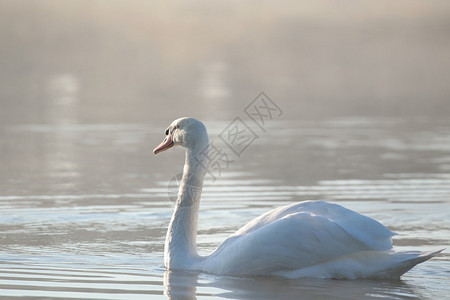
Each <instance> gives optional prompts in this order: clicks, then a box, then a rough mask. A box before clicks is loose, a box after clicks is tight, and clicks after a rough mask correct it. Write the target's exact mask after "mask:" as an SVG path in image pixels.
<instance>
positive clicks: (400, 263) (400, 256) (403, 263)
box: [369, 249, 444, 278]
mask: <svg viewBox="0 0 450 300" xmlns="http://www.w3.org/2000/svg"><path fill="white" fill-rule="evenodd" d="M443 250H444V249H441V250H437V251H428V252H417V251H411V252H409V251H408V252H396V253H393V259H394V262H393V264H392V265H391V266H390V267H388V268H386V269H383V270H380V271H378V272H375V273H374V274H373V275H372V276H369V277H377V278H400V276H402V275H403V274H405V273H406V272H408V271H409V270H411V269H412V268H414V267H415V266H416V265H418V264H420V263H422V262H424V261H427V260H429V259H430V258H432V257H433V256H435V255H437V254H439V253H441V252H442V251H443Z"/></svg>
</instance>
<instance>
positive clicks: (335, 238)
mask: <svg viewBox="0 0 450 300" xmlns="http://www.w3.org/2000/svg"><path fill="white" fill-rule="evenodd" d="M346 218H347V219H346ZM373 222H375V223H373ZM361 225H362V226H361ZM352 226H356V227H357V228H354V227H352ZM358 226H359V228H358ZM372 226H375V227H376V228H372ZM380 226H381V227H380ZM360 231H364V232H365V234H367V233H368V234H369V235H370V238H367V237H366V236H364V234H363V232H360ZM378 231H382V232H378ZM391 236H392V232H390V231H389V230H388V229H387V228H385V227H384V226H383V225H381V224H380V223H378V222H376V221H374V220H372V219H370V218H367V217H364V216H362V215H359V214H357V213H355V212H353V211H351V210H348V209H345V208H343V207H341V206H339V205H334V204H329V203H326V202H323V201H319V202H311V201H308V202H301V203H298V204H293V205H289V206H285V207H281V208H277V209H275V210H272V211H270V212H268V213H266V214H263V215H261V216H260V217H258V218H256V219H254V220H253V221H251V222H250V223H249V224H247V225H246V226H244V227H243V228H241V229H240V230H238V231H237V232H236V233H235V234H233V235H232V236H230V237H229V238H228V239H226V240H225V241H224V242H223V243H222V244H221V245H220V246H219V247H218V248H217V249H216V251H215V252H214V253H213V254H211V255H210V256H209V257H208V258H207V259H206V260H205V261H204V262H203V265H202V268H201V269H203V270H204V271H207V272H208V271H213V272H214V273H219V274H234V275H236V274H240V275H246V274H252V275H258V274H261V275H262V274H271V273H273V272H276V271H279V270H296V269H301V268H305V267H309V266H312V265H315V264H318V263H321V262H324V261H327V260H330V259H335V258H337V257H340V256H344V255H348V254H351V253H354V252H358V251H363V250H379V248H386V247H387V246H389V248H390V246H391V244H390V243H388V244H387V243H386V241H385V239H386V238H388V239H389V242H390V237H391Z"/></svg>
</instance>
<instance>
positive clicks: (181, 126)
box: [153, 117, 208, 154]
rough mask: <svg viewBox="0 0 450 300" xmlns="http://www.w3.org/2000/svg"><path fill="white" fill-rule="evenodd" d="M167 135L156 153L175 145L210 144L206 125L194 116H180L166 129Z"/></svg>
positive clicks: (190, 147) (156, 149) (194, 145)
mask: <svg viewBox="0 0 450 300" xmlns="http://www.w3.org/2000/svg"><path fill="white" fill-rule="evenodd" d="M165 135H166V137H165V138H164V140H163V141H162V143H161V144H159V145H158V146H157V147H156V148H155V149H154V150H153V153H154V154H158V153H159V152H163V151H165V150H167V149H170V148H172V147H173V146H178V145H179V146H182V147H185V148H188V149H193V148H196V147H199V146H201V145H204V144H205V145H204V146H207V145H208V134H207V131H206V127H205V125H204V124H203V123H202V122H200V121H199V120H197V119H194V118H187V117H184V118H180V119H177V120H175V121H173V122H172V124H170V125H169V127H167V129H166V131H165Z"/></svg>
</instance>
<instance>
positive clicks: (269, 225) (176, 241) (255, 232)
mask: <svg viewBox="0 0 450 300" xmlns="http://www.w3.org/2000/svg"><path fill="white" fill-rule="evenodd" d="M176 145H181V146H183V147H185V148H186V161H185V166H184V171H183V177H182V181H181V184H180V190H179V194H178V199H177V202H176V205H175V210H174V213H173V216H172V219H171V221H170V224H169V228H168V231H167V236H166V243H165V250H164V264H165V267H166V268H167V269H171V270H193V271H202V272H208V273H213V274H219V275H276V276H282V277H288V278H298V277H315V278H369V277H370V278H373V277H377V278H399V277H400V276H401V275H402V274H404V273H405V272H407V271H408V270H409V269H411V268H412V267H414V266H415V265H416V264H418V263H420V262H423V261H425V260H427V259H429V258H431V257H433V256H434V255H436V254H437V253H439V252H441V251H442V250H441V251H435V252H418V251H412V252H395V251H394V250H392V236H393V235H395V233H393V232H392V231H390V230H389V229H388V228H386V227H385V226H383V225H382V224H380V223H379V222H377V221H376V220H374V219H371V218H369V217H366V216H363V215H361V214H358V213H356V212H354V211H352V210H349V209H347V208H344V207H342V206H340V205H337V204H332V203H327V202H325V201H304V202H300V203H294V204H291V205H287V206H283V207H279V208H276V209H273V210H271V211H269V212H267V213H265V214H263V215H261V216H259V217H257V218H255V219H253V220H252V221H250V222H249V223H248V224H247V225H245V226H244V227H242V228H241V229H239V230H238V231H237V232H236V233H234V234H233V235H231V236H230V237H228V238H227V239H226V240H225V241H223V242H222V243H221V244H220V245H219V247H218V248H217V249H216V250H215V251H214V252H213V253H212V254H211V255H209V256H199V255H198V254H197V248H196V236H197V223H198V209H199V201H200V196H201V190H202V187H203V178H204V176H205V174H206V171H207V167H208V162H209V157H208V149H209V140H208V134H207V131H206V128H205V126H204V125H203V123H202V122H200V121H198V120H196V119H193V118H181V119H177V120H175V121H174V122H173V123H172V124H171V125H170V126H169V128H167V130H166V138H165V139H164V141H163V142H162V143H161V144H160V145H159V146H158V147H156V148H155V150H154V151H153V152H154V153H155V154H157V153H159V152H162V151H164V150H167V149H169V148H171V147H173V146H176Z"/></svg>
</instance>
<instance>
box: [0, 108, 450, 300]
mask: <svg viewBox="0 0 450 300" xmlns="http://www.w3.org/2000/svg"><path fill="white" fill-rule="evenodd" d="M281 119H282V117H280V120H275V119H273V120H271V121H270V122H267V127H266V128H264V129H265V131H263V130H261V128H258V127H257V126H256V125H255V124H254V123H252V121H251V120H250V119H249V118H246V117H245V116H243V117H242V118H241V120H242V121H243V122H245V123H246V124H248V126H249V127H251V128H253V130H254V132H255V133H257V134H258V138H257V139H256V140H255V141H254V142H253V143H251V144H250V145H249V146H248V147H247V148H246V149H245V151H243V152H242V153H241V155H240V157H238V156H233V153H232V152H230V151H229V150H228V149H226V148H225V146H226V145H225V144H224V143H223V141H221V140H220V138H219V135H220V133H221V132H222V131H223V129H225V128H227V125H229V124H228V123H227V122H208V123H207V125H208V128H209V132H210V136H211V140H212V141H213V143H214V144H215V145H216V146H217V147H218V148H219V147H220V148H221V149H222V150H224V151H225V152H227V153H228V154H229V157H230V158H232V159H233V160H234V161H233V162H231V163H229V165H228V169H227V170H225V169H224V170H222V172H221V173H220V174H219V173H218V172H216V170H211V174H210V175H208V176H207V182H206V186H205V188H204V193H203V197H202V202H201V211H200V224H199V235H198V246H199V251H200V253H202V254H207V253H209V252H211V251H212V250H213V249H214V248H215V247H216V246H217V245H218V244H219V243H220V241H222V240H223V239H224V238H225V237H226V236H228V235H229V234H231V233H232V232H234V231H235V230H236V229H238V228H239V227H240V226H242V225H244V224H245V223H246V222H247V221H248V220H250V219H252V218H253V217H256V216H258V215H259V214H261V213H263V212H265V211H267V210H269V209H271V208H273V207H276V206H279V205H285V204H288V203H291V202H293V201H299V200H306V199H313V200H314V199H325V200H328V201H333V202H336V203H339V204H342V205H344V206H346V207H349V208H351V209H354V210H356V211H358V212H360V213H363V214H366V215H368V216H370V217H373V218H376V219H377V220H379V221H381V222H382V223H383V224H385V225H386V226H387V227H389V228H390V229H391V230H393V231H395V232H397V233H398V234H399V235H398V236H396V237H395V238H394V245H395V248H396V249H398V250H412V249H415V250H435V249H442V248H446V247H447V248H448V245H449V244H450V243H449V242H450V241H449V228H450V218H449V212H450V173H449V170H450V122H449V121H448V120H446V119H443V120H436V119H432V120H430V119H421V120H404V119H395V118H390V119H387V118H363V117H360V118H339V119H329V120H323V121H309V122H306V121H305V122H302V121H293V120H281ZM166 125H167V124H160V125H155V124H102V125H95V124H91V125H83V124H78V125H77V124H75V125H74V124H72V125H43V124H27V125H9V126H4V127H3V129H2V130H1V131H0V137H1V139H0V141H1V142H0V149H2V156H1V172H0V174H1V176H2V178H1V183H0V187H1V190H2V194H1V195H0V205H1V214H0V228H1V232H2V238H1V248H0V270H1V271H0V274H1V275H0V277H1V280H0V296H1V297H5V298H9V297H29V298H31V297H37V298H46V299H48V298H51V299H63V298H64V299H67V298H79V299H130V298H133V299H141V298H142V299H148V298H155V299H159V298H161V297H162V296H163V295H168V296H171V297H172V298H173V299H179V298H182V299H190V298H194V297H197V298H198V299H210V298H231V299H273V298H291V299H299V298H300V299H310V298H314V299H328V298H330V297H332V298H333V299H371V298H380V297H383V298H389V299H418V298H419V299H444V298H446V297H448V293H449V292H450V288H449V281H448V280H449V276H450V260H449V251H448V250H445V251H444V252H443V253H442V254H441V255H439V256H438V257H435V258H433V259H431V260H430V261H427V262H425V263H423V264H420V265H418V266H417V267H415V268H414V269H412V270H411V271H410V272H408V273H407V274H405V275H404V276H403V277H402V279H401V280H399V281H389V280H354V281H351V280H319V279H317V280H314V279H298V280H286V279H280V278H253V277H250V278H233V277H221V276H215V275H208V274H195V273H185V272H168V271H166V270H165V269H164V267H163V265H162V263H163V244H164V238H165V232H166V227H167V225H168V221H169V218H170V216H171V213H172V209H173V206H172V202H171V201H170V200H169V199H170V197H169V196H170V195H171V194H170V193H172V190H171V188H172V189H173V187H168V184H169V182H172V183H174V182H175V181H171V179H172V178H173V177H174V176H175V175H176V174H178V173H179V172H180V171H181V168H182V164H183V151H182V149H173V150H171V151H167V152H164V153H161V154H159V155H158V156H154V155H153V154H152V153H151V150H152V149H153V146H155V145H157V143H159V142H160V140H161V139H162V138H163V131H164V129H165V128H166ZM213 176H214V177H213Z"/></svg>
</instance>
